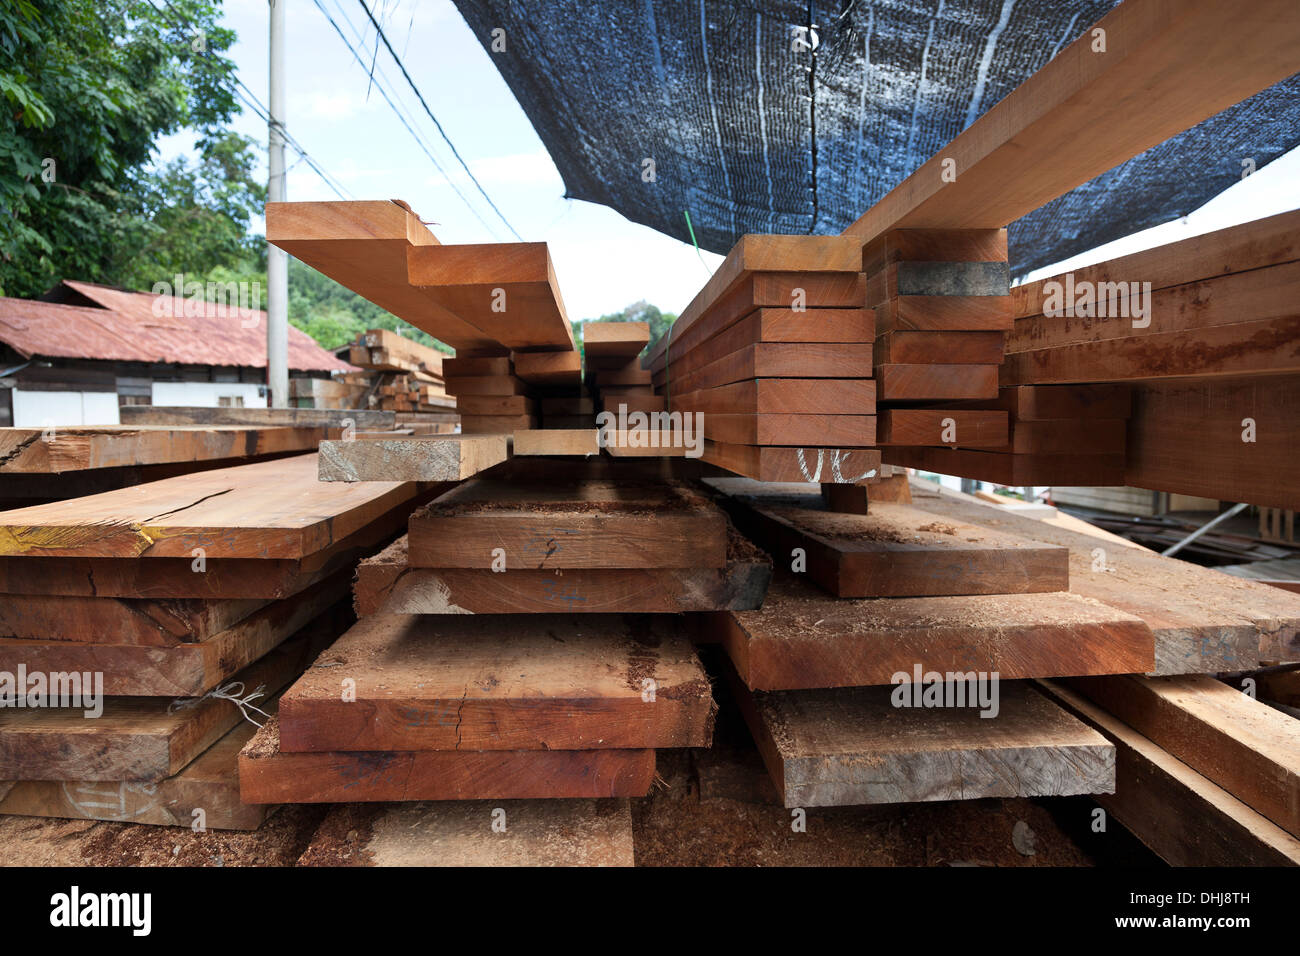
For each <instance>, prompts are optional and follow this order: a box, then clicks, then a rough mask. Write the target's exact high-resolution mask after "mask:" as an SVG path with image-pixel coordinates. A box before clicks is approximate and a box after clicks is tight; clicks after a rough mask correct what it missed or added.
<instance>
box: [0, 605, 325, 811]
mask: <svg viewBox="0 0 1300 956" xmlns="http://www.w3.org/2000/svg"><path fill="white" fill-rule="evenodd" d="M343 621H344V615H343V614H341V613H338V612H336V611H334V610H330V611H328V612H327V613H324V614H322V615H320V616H319V617H318V618H316V619H315V620H313V621H311V622H309V623H308V624H307V625H306V626H305V627H304V628H302V629H301V630H300V631H299V632H298V633H297V634H296V635H294V636H293V637H292V638H291V639H289V640H287V641H285V642H284V643H283V644H281V645H280V646H279V647H277V648H275V649H274V650H273V651H271V652H270V653H269V654H267V655H266V656H265V657H263V658H262V659H261V660H258V661H256V662H255V663H253V664H251V665H249V666H248V667H246V668H244V669H243V670H242V671H240V672H239V673H238V674H236V675H235V676H234V679H235V680H236V681H237V682H238V683H239V684H241V685H242V687H243V692H242V694H238V695H237V696H241V697H242V696H246V695H248V694H251V693H252V692H253V691H255V690H257V689H258V688H264V689H265V695H264V696H262V697H260V698H258V699H256V700H254V701H252V703H253V704H254V705H255V706H257V707H259V708H261V709H263V710H268V707H267V701H268V700H270V699H273V698H274V697H275V696H276V695H277V694H278V693H279V692H280V691H281V690H282V689H283V688H285V687H286V686H288V685H289V683H290V682H292V681H293V680H295V679H296V678H297V677H298V676H299V675H300V674H301V673H302V672H303V670H304V669H305V668H306V667H307V666H308V665H309V664H310V663H311V662H312V661H313V660H314V659H315V657H316V655H317V653H319V652H320V650H321V649H322V648H324V647H326V646H328V645H329V643H330V641H332V640H333V639H334V638H335V637H337V636H338V634H340V633H341V632H342V630H343V626H344V625H343ZM106 676H107V675H106ZM234 690H235V691H238V690H239V688H238V687H236V688H234ZM174 702H175V698H172V697H111V696H110V697H106V698H105V699H104V700H103V713H102V714H100V715H99V716H98V717H93V718H88V717H86V716H85V709H84V708H38V709H28V708H14V707H6V708H3V709H0V780H35V781H74V780H75V781H123V782H126V783H128V784H145V783H151V782H154V783H156V782H158V781H161V780H164V779H165V778H167V777H171V776H174V775H175V774H177V773H179V772H180V771H181V770H182V768H184V767H186V766H187V765H188V764H190V762H191V761H193V760H194V759H195V758H196V757H198V756H199V755H200V754H202V753H203V752H204V751H205V750H207V749H208V748H210V747H211V746H213V745H214V744H216V743H217V742H218V741H219V740H221V739H222V738H223V737H224V736H225V735H226V734H227V733H228V732H229V731H231V730H232V729H234V728H236V727H237V726H238V725H239V724H240V723H241V722H243V721H244V717H243V716H242V715H241V714H240V711H239V708H238V707H236V706H235V704H233V703H232V702H231V701H229V700H220V699H218V698H215V697H207V698H203V699H201V700H193V701H190V702H189V703H190V704H191V706H185V707H180V708H176V707H173V706H172V705H173V703H174ZM249 716H251V717H252V718H253V719H254V721H258V722H260V721H262V720H264V719H265V718H263V717H261V716H260V715H259V714H258V713H257V712H256V711H249ZM249 726H250V727H251V726H252V724H250V725H249ZM0 812H3V811H0ZM187 823H188V821H187Z"/></svg>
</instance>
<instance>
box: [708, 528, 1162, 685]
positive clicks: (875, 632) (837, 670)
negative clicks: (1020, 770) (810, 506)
mask: <svg viewBox="0 0 1300 956" xmlns="http://www.w3.org/2000/svg"><path fill="white" fill-rule="evenodd" d="M874 504H875V503H874V502H873V503H872V505H873V507H874ZM785 567H788V565H787V564H784V563H783V564H782V568H785ZM708 621H709V623H708V629H709V632H710V633H711V634H712V635H714V636H715V637H716V638H717V639H718V640H720V641H721V642H722V644H723V647H724V648H725V649H726V651H727V654H728V656H729V657H730V658H731V661H732V663H733V664H734V666H735V668H736V670H737V672H738V673H739V674H740V677H741V679H742V680H743V681H744V682H745V684H746V686H748V687H750V688H752V689H754V690H795V689H801V688H811V687H857V686H870V685H883V684H889V683H891V682H892V681H893V678H894V675H896V674H899V673H906V674H909V675H910V674H911V673H912V672H913V669H914V668H915V667H916V666H917V665H920V667H921V669H922V671H923V672H927V673H928V672H930V671H939V672H941V673H947V672H949V671H953V672H961V673H966V672H969V671H985V672H989V673H992V672H995V671H996V672H998V673H999V674H1000V675H1001V678H1002V679H1004V680H1016V679H1021V678H1028V677H1054V676H1061V675H1073V674H1116V673H1119V674H1123V673H1131V672H1134V671H1144V670H1148V669H1150V668H1151V667H1152V665H1153V663H1154V660H1155V657H1154V654H1155V652H1154V649H1153V646H1154V645H1153V641H1154V639H1153V636H1152V632H1151V629H1150V628H1149V627H1148V626H1147V625H1146V624H1144V623H1143V622H1142V621H1141V620H1140V619H1139V618H1137V617H1136V616H1134V615H1132V614H1128V613H1125V612H1124V611H1119V610H1116V609H1114V608H1111V607H1107V606H1106V605H1104V604H1100V603H1098V602H1096V601H1091V600H1088V599H1087V598H1082V597H1079V596H1078V595H1074V594H1068V593H1062V592H1042V593H1037V594H1014V595H972V596H961V597H953V596H947V597H912V598H876V599H867V600H844V599H840V598H834V597H830V596H828V595H827V594H826V593H825V592H824V591H821V590H820V589H818V588H817V587H815V586H814V585H813V584H812V583H811V582H808V581H805V580H800V579H799V577H798V576H797V575H792V574H790V573H788V572H787V571H785V570H781V571H778V573H777V574H776V576H775V577H774V579H773V582H772V586H771V588H770V589H769V591H768V595H767V599H766V600H765V601H764V603H763V607H762V609H760V610H756V611H730V612H725V613H721V614H714V615H711V616H710V617H709V619H708Z"/></svg>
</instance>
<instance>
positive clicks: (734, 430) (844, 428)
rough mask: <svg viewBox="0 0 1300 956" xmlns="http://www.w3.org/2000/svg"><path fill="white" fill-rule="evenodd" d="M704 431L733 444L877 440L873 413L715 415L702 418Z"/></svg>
mask: <svg viewBox="0 0 1300 956" xmlns="http://www.w3.org/2000/svg"><path fill="white" fill-rule="evenodd" d="M704 425H705V434H707V435H708V436H709V437H710V438H712V439H714V440H715V441H720V442H727V443H730V444H735V445H792V446H793V445H798V444H800V443H801V442H804V441H807V440H808V438H809V437H810V436H815V437H816V438H817V439H818V440H819V441H824V442H826V443H827V444H830V445H839V446H842V447H843V446H847V447H858V446H870V445H874V444H875V443H876V416H874V415H784V414H763V415H745V414H737V415H731V414H718V413H710V414H708V415H706V416H705V420H704Z"/></svg>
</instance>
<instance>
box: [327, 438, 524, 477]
mask: <svg viewBox="0 0 1300 956" xmlns="http://www.w3.org/2000/svg"><path fill="white" fill-rule="evenodd" d="M509 456H510V442H509V440H508V439H507V438H506V436H504V435H436V436H433V435H431V436H420V437H411V438H357V439H353V440H352V441H325V442H321V445H320V453H319V455H318V456H317V459H318V462H319V470H318V472H317V474H318V476H319V478H320V480H321V481H461V480H462V479H465V478H472V477H473V476H474V475H477V474H478V473H479V472H480V471H486V470H487V469H489V468H491V467H492V466H493V465H499V464H501V462H503V461H505V460H506V459H507V458H508V457H509Z"/></svg>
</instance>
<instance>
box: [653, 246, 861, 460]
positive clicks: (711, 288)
mask: <svg viewBox="0 0 1300 956" xmlns="http://www.w3.org/2000/svg"><path fill="white" fill-rule="evenodd" d="M866 288H867V287H866V280H865V277H864V276H863V274H862V248H861V243H860V242H859V241H857V240H855V239H852V238H844V237H835V236H832V237H826V236H745V237H743V238H742V239H741V240H740V242H738V243H737V244H736V246H735V247H734V248H733V249H732V250H731V252H730V253H728V255H727V258H726V260H725V261H724V262H723V264H722V265H721V266H720V267H719V269H718V271H717V272H716V273H715V274H714V275H713V277H712V278H711V279H710V280H709V282H708V283H707V284H706V285H705V287H704V289H703V290H701V292H700V293H699V295H697V296H696V297H695V299H694V300H692V302H691V304H690V305H689V306H687V308H686V309H685V311H683V312H682V314H681V316H680V317H679V318H678V319H677V321H676V322H675V323H674V324H673V326H672V327H671V329H670V331H669V333H667V334H665V335H664V337H663V338H662V339H661V340H660V341H659V343H658V344H657V345H656V346H655V348H654V349H653V350H652V351H651V352H650V353H649V355H648V356H647V367H648V368H649V369H650V371H651V372H652V374H653V381H654V383H655V386H656V389H657V391H658V392H659V393H660V394H661V395H663V396H664V399H665V401H666V403H667V405H668V408H669V410H670V411H672V412H675V413H676V412H680V413H683V414H696V413H698V414H700V415H702V416H703V423H704V433H705V439H706V440H705V450H704V454H703V458H704V460H705V461H707V462H709V463H711V464H714V465H717V466H719V467H722V468H725V469H727V470H729V471H732V472H736V473H738V474H742V475H747V476H749V477H751V478H756V479H759V480H761V481H801V480H802V481H822V482H828V483H831V482H834V483H849V484H854V483H858V482H864V481H868V480H870V479H872V478H875V477H876V474H877V472H876V469H877V467H878V465H879V464H880V456H879V453H878V452H877V451H875V444H876V418H875V408H876V397H877V396H876V383H875V382H874V381H873V380H872V377H871V373H872V344H873V340H874V338H875V321H874V318H873V316H872V313H871V311H870V310H869V309H867V308H864V306H865V304H866V295H867V292H866Z"/></svg>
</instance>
